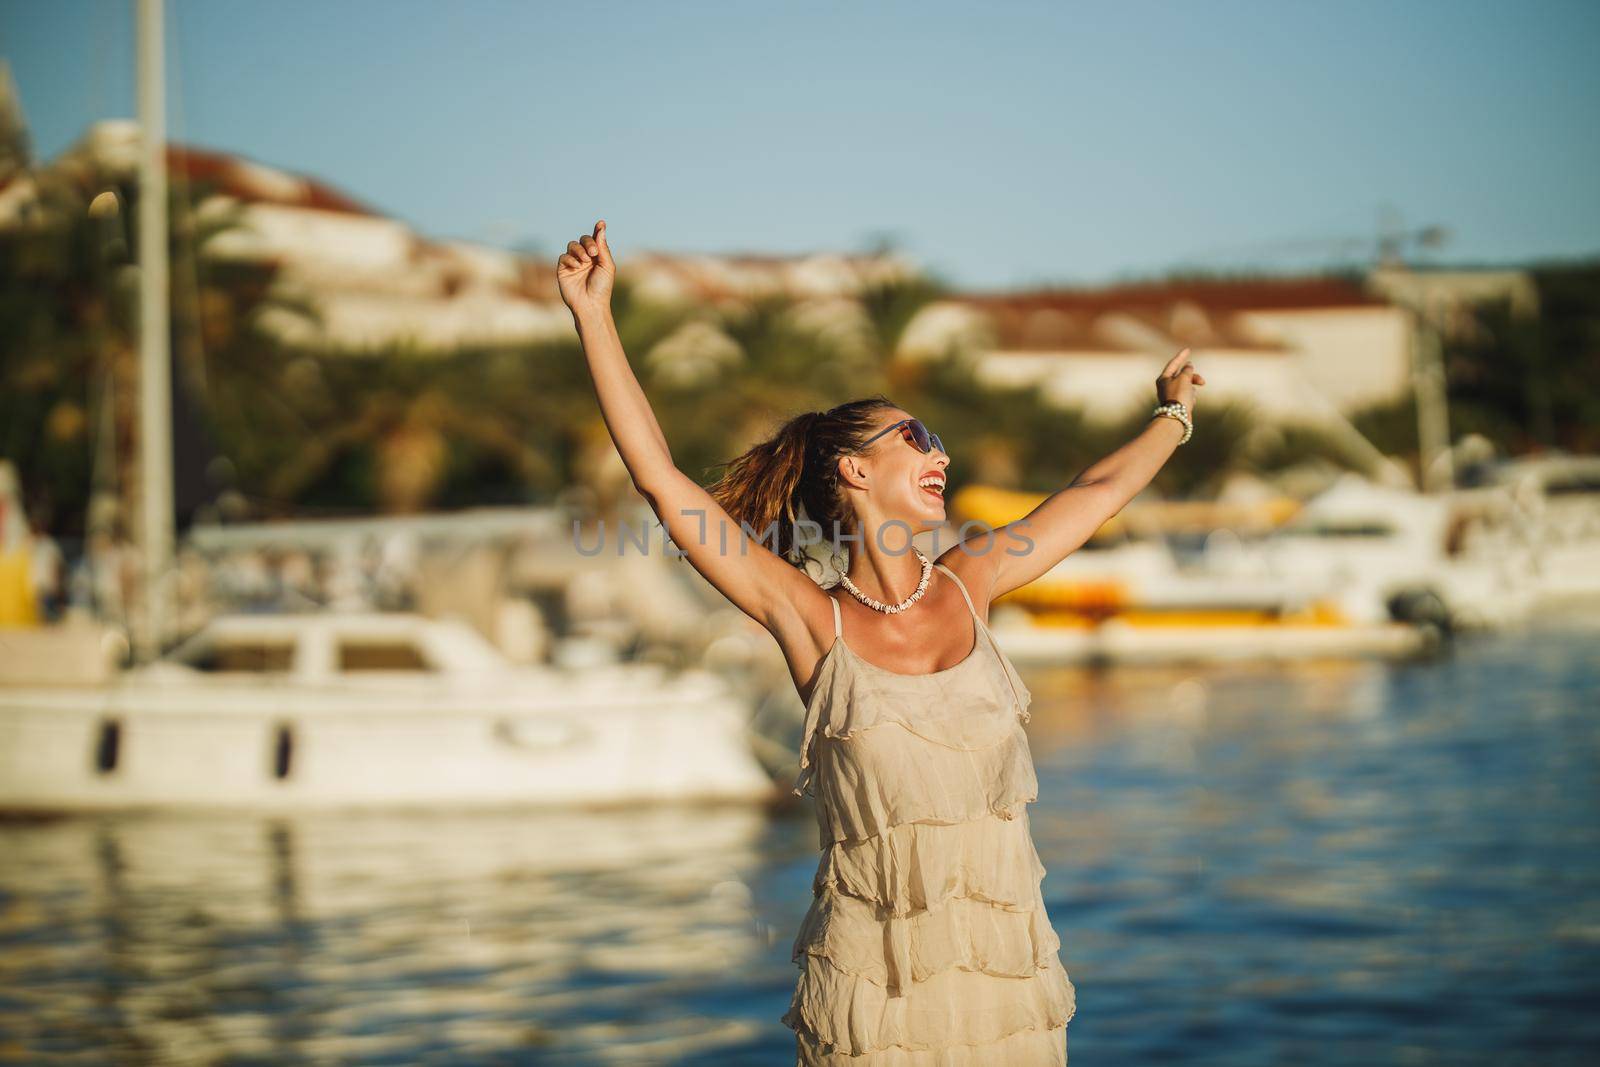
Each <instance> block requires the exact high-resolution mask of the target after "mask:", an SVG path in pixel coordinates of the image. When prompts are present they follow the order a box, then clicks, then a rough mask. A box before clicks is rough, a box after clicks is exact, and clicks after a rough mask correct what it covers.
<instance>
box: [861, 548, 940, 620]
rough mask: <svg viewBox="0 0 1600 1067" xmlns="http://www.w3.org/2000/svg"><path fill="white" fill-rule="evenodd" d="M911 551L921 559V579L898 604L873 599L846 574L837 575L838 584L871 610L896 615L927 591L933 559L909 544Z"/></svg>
mask: <svg viewBox="0 0 1600 1067" xmlns="http://www.w3.org/2000/svg"><path fill="white" fill-rule="evenodd" d="M911 551H913V552H915V553H916V554H917V558H918V559H920V560H921V561H922V581H920V582H918V583H917V591H916V592H915V593H912V594H911V595H910V596H908V597H906V598H905V599H904V600H902V601H900V603H898V604H885V603H884V602H883V601H881V600H874V599H873V598H872V597H870V596H868V595H867V594H865V593H863V592H862V591H861V590H859V589H857V588H856V585H855V583H854V582H852V581H851V580H850V576H849V575H848V574H840V575H839V584H840V585H842V586H844V587H845V588H846V589H848V590H849V591H850V595H851V596H853V597H855V598H856V599H857V600H859V601H861V602H862V603H863V604H865V605H866V606H867V607H869V608H871V609H872V610H873V611H881V612H883V613H884V614H885V615H897V614H899V613H900V612H902V611H904V610H906V609H907V608H909V607H910V606H911V605H913V604H915V603H916V602H917V601H919V600H921V599H922V594H923V593H926V592H927V591H928V579H929V578H930V577H931V576H932V575H933V561H932V560H931V559H929V558H928V557H927V556H924V555H923V554H922V552H921V550H920V549H918V548H917V546H916V545H912V546H911Z"/></svg>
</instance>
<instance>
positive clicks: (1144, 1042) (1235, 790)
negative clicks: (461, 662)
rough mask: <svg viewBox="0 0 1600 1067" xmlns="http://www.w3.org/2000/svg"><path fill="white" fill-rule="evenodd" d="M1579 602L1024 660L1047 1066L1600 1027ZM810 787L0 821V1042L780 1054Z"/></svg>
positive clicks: (1403, 1049) (451, 1054) (1551, 1053)
mask: <svg viewBox="0 0 1600 1067" xmlns="http://www.w3.org/2000/svg"><path fill="white" fill-rule="evenodd" d="M1597 636H1600V635H1597V634H1596V633H1595V632H1594V631H1593V630H1589V631H1584V630H1581V629H1575V628H1572V627H1570V626H1569V627H1567V628H1564V629H1556V630H1545V631H1537V632H1530V633H1526V634H1522V635H1511V636H1500V637H1493V638H1482V639H1477V640H1474V641H1470V642H1467V643H1465V644H1462V645H1460V646H1458V647H1457V648H1456V649H1455V651H1454V652H1453V653H1452V654H1451V655H1449V656H1447V657H1445V658H1441V659H1438V660H1435V661H1432V662H1423V663H1415V664H1406V665H1392V664H1381V663H1366V662H1329V663H1319V664H1297V665H1294V666H1285V667H1256V668H1250V667H1244V666H1229V667H1221V668H1217V667H1211V668H1182V667H1170V668H1151V667H1139V668H1137V669H1113V670H1108V671H1101V672H1092V673H1086V672H1080V671H1062V672H1054V673H1041V672H1033V673H1032V674H1030V677H1029V684H1030V688H1032V689H1033V691H1034V694H1035V703H1034V711H1035V714H1034V720H1033V723H1032V725H1031V726H1030V742H1031V744H1032V747H1033V752H1034V756H1035V761H1036V763H1037V765H1038V770H1039V778H1040V799H1039V802H1038V803H1037V804H1036V805H1035V806H1034V808H1033V812H1032V827H1033V831H1034V835H1035V839H1036V841H1037V843H1038V845H1039V849H1040V853H1041V855H1042V856H1043V857H1044V860H1045V863H1046V866H1047V867H1048V868H1049V872H1050V873H1049V875H1048V877H1047V878H1046V880H1045V887H1044V888H1045V893H1046V898H1047V900H1048V902H1049V905H1050V911H1051V915H1052V917H1053V918H1054V919H1055V922H1056V925H1057V927H1058V929H1059V931H1060V932H1061V935H1062V938H1063V941H1064V944H1065V949H1064V958H1065V959H1066V961H1067V964H1068V966H1069V969H1070V970H1071V972H1072V975H1073V978H1074V980H1075V982H1076V983H1077V985H1078V990H1079V1005H1080V1008H1079V1013H1078V1016H1077V1018H1076V1019H1075V1020H1074V1022H1073V1025H1072V1036H1071V1042H1070V1044H1071V1050H1072V1056H1073V1062H1074V1063H1075V1064H1079V1065H1083V1064H1116V1065H1122V1064H1144V1063H1196V1064H1244V1065H1255V1064H1262V1065H1266V1064H1282V1063H1295V1064H1309V1065H1322V1064H1329V1065H1332V1064H1351V1063H1362V1064H1427V1063H1440V1064H1444V1063H1449V1064H1479V1063H1481V1064H1489V1063H1495V1064H1501V1063H1523V1062H1527V1063H1539V1064H1578V1063H1587V1062H1590V1061H1592V1060H1593V1058H1594V1056H1593V1053H1594V1051H1595V1050H1596V1048H1597V1047H1600V1022H1596V1016H1595V1015H1594V1013H1593V1012H1592V1011H1591V1005H1592V1004H1594V1003H1596V1001H1597V997H1600V978H1597V977H1596V975H1597V974H1600V968H1597V964H1600V892H1597V890H1600V860H1597V858H1596V857H1597V856H1600V849H1597V847H1596V846H1597V845H1600V830H1597V823H1596V818H1595V816H1596V814H1597V803H1600V788H1597V787H1600V770H1597V768H1600V719H1597V718H1596V714H1595V713H1596V710H1597V709H1600V659H1597V657H1596V655H1595V654H1594V652H1593V651H1592V650H1593V649H1594V648H1595V647H1596V645H1597V642H1596V637H1597ZM815 864H816V832H815V824H814V823H813V822H812V816H811V812H810V810H809V808H805V807H801V808H796V809H793V810H791V811H788V812H786V813H784V814H782V815H778V816H776V817H774V816H772V815H770V814H768V813H765V812H761V811H755V810H741V809H739V808H737V807H733V808H730V807H701V808H663V809H659V810H655V811H648V812H620V811H617V812H599V811H591V812H572V813H562V814H552V813H537V812H517V811H508V812H504V813H498V814H476V815H462V816H449V815H442V814H438V813H429V812H415V813H406V814H402V815H391V816H384V817H380V816H371V815H368V816H345V817H318V818H292V819H272V820H252V819H234V818H220V817H219V818H199V817H194V818H173V817H124V818H115V819H112V818H94V819H74V820H63V821H57V822H50V823H12V824H8V825H6V826H4V827H3V828H0V904H3V908H0V1033H3V1034H4V1035H6V1036H5V1038H4V1040H3V1041H0V1063H36V1062H43V1061H45V1060H46V1059H48V1061H49V1062H52V1063H68V1064H76V1063H83V1064H91V1063H92V1064H102V1063H105V1062H108V1061H115V1062H126V1063H185V1064H188V1063H206V1064H210V1063H222V1062H225V1063H228V1064H281V1063H339V1064H369V1063H370V1064H378V1063H383V1064H394V1063H405V1064H446V1063H448V1064H469V1065H475V1064H537V1065H543V1064H630V1065H631V1064H673V1065H678V1064H684V1065H687V1064H730V1065H744V1064H749V1065H756V1064H763V1065H770V1064H781V1063H785V1062H790V1063H792V1062H793V1059H792V1056H793V1036H792V1034H791V1033H790V1031H788V1030H787V1029H785V1028H784V1027H783V1026H782V1025H781V1024H780V1023H779V1022H778V1017H779V1016H780V1015H781V1014H782V1012H783V1010H784V1008H785V1007H786V1006H787V1003H788V996H789V992H790V990H791V989H792V988H793V983H794V980H795V976H796V974H797V971H796V969H795V968H794V966H793V965H792V964H791V963H790V962H789V947H790V942H791V939H792V937H793V934H794V931H795V929H796V928H797V926H798V924H799V921H800V918H801V916H802V915H803V913H804V911H805V908H806V905H807V904H808V903H809V900H810V878H811V874H812V872H813V871H814V869H815Z"/></svg>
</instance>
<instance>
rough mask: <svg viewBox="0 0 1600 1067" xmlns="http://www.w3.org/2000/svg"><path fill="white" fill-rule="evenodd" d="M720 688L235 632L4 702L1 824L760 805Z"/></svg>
mask: <svg viewBox="0 0 1600 1067" xmlns="http://www.w3.org/2000/svg"><path fill="white" fill-rule="evenodd" d="M747 724H748V713H747V709H746V706H745V704H744V702H743V701H741V700H739V699H737V698H736V696H735V694H734V693H733V692H732V691H731V690H730V688H729V686H728V684H727V683H726V682H725V681H724V680H723V679H722V678H721V677H720V676H718V675H716V674H714V673H711V672H708V671H704V670H689V671H682V672H677V673H672V674H669V673H668V672H667V671H666V669H665V668H663V667H660V666H657V665H653V664H611V665H602V666H586V667H583V668H582V669H576V670H566V669H561V668H556V667H548V666H518V665H514V664H511V663H510V662H508V661H507V660H506V659H505V658H504V657H503V656H502V655H501V654H500V652H499V651H498V650H497V649H496V648H495V647H494V646H493V645H492V644H490V643H489V642H488V641H487V640H485V639H484V638H482V637H481V636H479V634H478V633H477V631H476V630H474V629H472V628H471V627H470V626H468V625H466V624H465V623H462V622H459V621H454V620H436V619H429V618H426V617H423V616H420V615H412V614H403V613H372V612H350V613H339V612H334V613H319V614H314V615H231V616H221V617H218V618H216V619H214V620H212V621H211V622H210V623H209V624H207V625H206V626H205V627H204V628H202V629H201V630H199V631H198V632H197V633H195V634H194V635H193V636H192V637H191V638H190V639H189V640H187V641H185V642H184V643H183V644H181V645H179V646H178V647H177V648H175V649H174V650H173V651H172V652H170V653H169V654H168V655H166V656H164V657H162V658H161V659H160V660H158V661H156V662H154V663H151V664H149V665H147V666H143V667H137V668H134V669H132V670H129V671H127V672H124V673H123V674H121V675H120V676H117V677H114V678H112V679H111V680H109V681H108V682H106V683H104V684H98V685H51V686H45V685H38V686H19V687H10V688H3V689H0V810H8V811H17V810H27V811H86V810H109V809H118V810H122V809H129V808H191V809H203V810H207V811H210V810H216V809H219V808H241V809H269V810H298V809H323V808H379V807H382V808H394V807H407V806H414V807H426V808H430V809H432V808H438V807H441V806H451V807H457V806H474V807H479V806H500V805H506V806H510V805H530V804H532V805H546V804H548V805H595V804H600V805H611V804H630V803H639V802H658V801H690V800H733V801H754V800H761V799H765V798H767V797H769V796H770V795H772V794H773V790H774V783H773V781H772V779H771V777H770V776H769V775H768V774H767V773H766V772H765V771H764V770H763V768H762V767H761V765H760V764H759V763H758V762H757V760H756V758H755V757H754V755H753V754H752V749H751V744H750V741H749V739H748V737H747Z"/></svg>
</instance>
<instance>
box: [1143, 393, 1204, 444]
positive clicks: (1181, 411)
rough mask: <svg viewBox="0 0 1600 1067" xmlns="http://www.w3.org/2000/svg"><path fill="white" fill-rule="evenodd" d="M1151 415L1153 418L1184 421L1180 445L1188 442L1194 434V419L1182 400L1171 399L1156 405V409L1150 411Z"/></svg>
mask: <svg viewBox="0 0 1600 1067" xmlns="http://www.w3.org/2000/svg"><path fill="white" fill-rule="evenodd" d="M1150 417H1151V418H1152V419H1154V418H1168V419H1177V420H1178V421H1179V422H1181V423H1183V437H1182V438H1181V439H1180V440H1179V441H1178V443H1179V444H1180V445H1186V444H1188V443H1189V438H1191V437H1193V436H1194V421H1193V420H1192V419H1190V418H1189V409H1188V408H1186V407H1184V406H1183V403H1182V402H1181V401H1178V400H1169V401H1168V402H1167V403H1165V404H1158V405H1156V409H1155V411H1153V412H1151V413H1150Z"/></svg>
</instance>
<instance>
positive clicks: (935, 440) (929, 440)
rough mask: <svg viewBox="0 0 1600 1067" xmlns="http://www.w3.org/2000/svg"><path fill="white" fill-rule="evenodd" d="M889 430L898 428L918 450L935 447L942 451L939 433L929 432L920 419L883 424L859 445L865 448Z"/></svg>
mask: <svg viewBox="0 0 1600 1067" xmlns="http://www.w3.org/2000/svg"><path fill="white" fill-rule="evenodd" d="M891 430H899V431H900V436H902V437H904V438H905V439H906V441H907V442H908V443H910V444H912V445H915V446H916V448H917V450H918V451H919V452H932V451H933V450H934V449H936V448H937V449H938V450H939V451H940V452H943V451H944V442H943V441H941V440H939V435H938V434H936V433H931V432H929V430H928V428H927V427H926V426H924V425H922V420H921V419H901V420H900V421H899V422H896V423H892V424H891V425H888V426H885V427H884V428H883V429H881V430H879V431H878V432H877V433H875V434H873V435H872V436H871V437H869V438H867V439H866V440H865V441H863V442H862V443H861V447H862V448H863V449H865V448H866V447H867V446H868V445H870V444H871V443H872V442H874V441H876V440H877V439H878V438H880V437H882V436H883V435H884V434H886V433H888V432H890V431H891Z"/></svg>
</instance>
